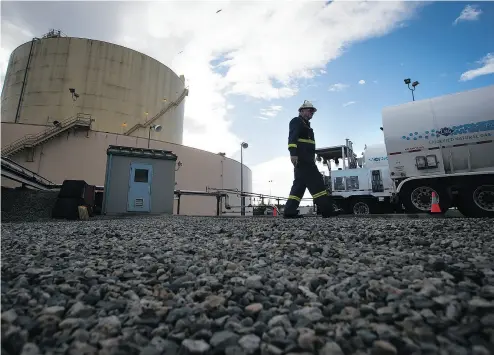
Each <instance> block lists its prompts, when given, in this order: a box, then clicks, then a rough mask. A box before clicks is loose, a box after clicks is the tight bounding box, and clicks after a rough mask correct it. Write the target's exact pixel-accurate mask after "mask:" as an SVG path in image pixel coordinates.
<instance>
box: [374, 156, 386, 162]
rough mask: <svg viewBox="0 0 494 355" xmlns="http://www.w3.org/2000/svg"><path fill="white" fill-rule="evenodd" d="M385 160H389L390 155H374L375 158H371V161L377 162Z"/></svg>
mask: <svg viewBox="0 0 494 355" xmlns="http://www.w3.org/2000/svg"><path fill="white" fill-rule="evenodd" d="M384 160H388V157H374V158H369V161H375V162H378V161H384Z"/></svg>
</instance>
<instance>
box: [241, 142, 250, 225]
mask: <svg viewBox="0 0 494 355" xmlns="http://www.w3.org/2000/svg"><path fill="white" fill-rule="evenodd" d="M248 147H249V145H248V144H247V143H245V142H242V143H240V215H241V216H245V198H244V154H243V150H244V149H247V148H248Z"/></svg>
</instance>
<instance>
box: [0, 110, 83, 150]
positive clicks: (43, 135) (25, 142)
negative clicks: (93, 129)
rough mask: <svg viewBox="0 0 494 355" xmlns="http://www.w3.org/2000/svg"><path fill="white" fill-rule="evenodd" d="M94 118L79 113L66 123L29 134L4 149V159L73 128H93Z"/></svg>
mask: <svg viewBox="0 0 494 355" xmlns="http://www.w3.org/2000/svg"><path fill="white" fill-rule="evenodd" d="M91 122H92V118H91V115H89V114H85V113H78V114H77V115H75V116H72V117H69V118H67V119H66V120H64V121H61V122H60V123H58V124H57V125H55V126H53V127H50V128H48V129H45V130H44V131H41V132H39V133H37V134H27V135H25V136H24V137H22V138H20V139H18V140H16V141H14V142H12V143H10V144H9V145H7V146H6V147H4V148H2V157H8V156H9V155H12V154H14V153H16V152H18V151H19V150H22V149H24V148H26V147H33V146H36V145H38V144H40V143H43V142H44V141H45V140H47V139H49V138H51V137H53V136H55V135H56V134H58V133H61V132H64V131H65V130H67V129H69V128H70V127H73V126H87V127H89V126H91Z"/></svg>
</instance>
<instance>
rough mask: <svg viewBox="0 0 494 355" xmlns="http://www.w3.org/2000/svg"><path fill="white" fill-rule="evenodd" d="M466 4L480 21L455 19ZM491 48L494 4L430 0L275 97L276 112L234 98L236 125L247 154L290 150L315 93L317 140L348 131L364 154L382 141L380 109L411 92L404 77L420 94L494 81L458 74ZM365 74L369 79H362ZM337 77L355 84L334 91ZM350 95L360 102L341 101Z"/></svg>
mask: <svg viewBox="0 0 494 355" xmlns="http://www.w3.org/2000/svg"><path fill="white" fill-rule="evenodd" d="M467 4H469V5H477V6H478V8H479V9H481V11H482V13H481V14H480V16H479V18H478V20H476V21H463V22H458V23H457V24H456V25H453V21H454V20H455V19H456V18H457V17H458V16H459V15H460V13H461V12H462V10H463V9H464V8H465V6H466V5H467ZM490 52H491V53H493V54H494V3H492V2H491V3H489V2H482V3H471V2H469V3H465V2H439V3H434V4H430V5H428V6H425V7H423V8H422V9H421V10H420V11H419V12H418V13H417V14H416V15H415V16H414V18H413V19H411V20H410V21H407V22H406V25H405V26H403V27H402V28H399V29H397V30H395V31H393V32H392V33H390V34H388V35H385V36H383V37H379V38H372V39H369V40H365V41H362V42H359V43H354V44H352V45H351V46H350V47H349V48H347V49H346V51H345V53H344V54H343V55H341V56H340V57H339V58H337V59H335V60H334V61H331V62H330V63H328V64H327V65H326V66H325V70H326V72H327V73H326V74H324V75H322V76H320V77H318V78H316V79H315V80H312V81H311V83H310V84H312V85H314V86H312V87H308V88H305V89H302V90H300V92H299V94H298V95H296V96H294V97H291V98H289V99H280V100H273V101H272V102H270V104H272V105H279V106H282V107H283V109H282V110H281V111H280V113H279V114H278V116H277V117H275V118H273V119H270V120H262V119H259V118H257V116H259V110H260V109H261V108H264V107H266V106H267V105H266V104H265V103H264V102H263V103H257V104H255V105H252V103H251V102H250V101H251V100H246V99H241V98H237V99H235V100H234V102H235V104H236V105H237V106H236V109H235V110H234V112H233V114H234V118H233V127H232V130H233V131H234V132H243V136H244V137H245V139H246V140H247V141H248V142H249V143H250V145H251V146H250V148H249V151H248V152H246V156H247V157H248V159H249V162H250V163H251V164H254V165H255V164H258V163H261V162H263V161H266V160H269V159H273V158H275V157H278V156H280V155H283V154H287V152H286V144H285V143H286V140H287V129H288V128H287V127H288V122H289V120H290V119H291V118H292V117H294V116H296V114H297V108H298V106H299V105H300V103H301V102H303V100H304V99H309V100H312V101H313V102H314V105H315V106H316V107H317V108H318V112H317V114H316V115H315V116H314V119H313V122H312V125H313V127H314V129H315V134H316V142H317V146H319V147H322V146H330V145H339V144H343V143H344V142H345V138H349V139H351V140H352V141H353V142H354V146H355V148H356V150H357V152H358V154H360V152H361V149H362V148H363V146H364V144H372V143H378V142H380V141H382V132H381V131H380V130H379V127H380V126H381V110H382V108H383V107H385V106H389V105H398V104H401V103H404V102H407V101H410V100H411V99H412V96H411V93H410V91H409V90H408V88H407V86H406V85H405V84H404V82H403V79H405V78H408V77H410V78H411V79H413V80H418V81H419V82H420V85H419V86H418V87H417V89H416V91H415V96H416V99H417V100H420V99H426V98H430V97H434V96H439V95H445V94H448V93H454V92H459V91H465V90H470V89H474V88H479V87H483V86H488V85H493V84H494V74H490V75H483V76H478V77H476V78H474V79H472V80H469V81H459V79H460V76H461V74H462V73H464V72H466V71H468V70H470V69H473V68H477V67H479V66H481V65H480V64H478V63H476V62H477V61H479V60H480V59H481V58H483V57H484V56H485V55H486V54H487V53H490ZM359 80H365V81H366V83H365V84H364V85H359V84H358V82H359ZM375 81H377V83H376V82H375ZM336 83H342V84H346V85H349V87H348V88H346V89H345V90H343V91H340V92H330V91H328V88H329V87H330V86H331V85H333V84H336ZM351 101H355V102H356V103H355V104H352V105H349V106H347V107H343V104H345V103H348V102H351ZM267 146H269V149H266V147H267Z"/></svg>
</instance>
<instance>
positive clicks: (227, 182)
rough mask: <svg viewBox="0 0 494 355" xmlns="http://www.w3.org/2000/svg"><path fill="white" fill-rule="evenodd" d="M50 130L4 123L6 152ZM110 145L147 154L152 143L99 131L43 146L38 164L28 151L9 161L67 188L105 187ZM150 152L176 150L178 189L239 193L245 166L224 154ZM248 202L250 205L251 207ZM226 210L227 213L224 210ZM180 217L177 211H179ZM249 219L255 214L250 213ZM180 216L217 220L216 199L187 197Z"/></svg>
mask: <svg viewBox="0 0 494 355" xmlns="http://www.w3.org/2000/svg"><path fill="white" fill-rule="evenodd" d="M44 129H46V126H41V125H29V124H15V123H2V127H1V136H2V137H1V138H2V142H1V143H2V147H4V146H6V145H8V144H9V143H11V142H13V141H15V140H17V139H19V138H21V137H23V136H24V135H26V134H34V133H38V132H40V131H42V130H44ZM109 145H120V146H128V147H141V148H147V145H148V140H147V138H140V137H129V136H124V135H121V134H116V133H106V132H97V131H78V132H73V131H71V130H69V131H66V132H63V133H61V134H60V135H58V136H57V137H55V138H53V139H51V140H50V141H48V142H47V143H45V144H43V145H40V146H37V147H36V148H35V151H34V159H33V161H27V156H28V154H27V151H26V150H24V151H20V152H19V153H17V154H15V155H13V156H11V157H9V158H10V159H12V160H14V161H15V162H17V163H18V164H20V165H22V166H24V167H26V168H27V169H29V170H32V171H33V172H35V173H37V174H39V175H41V176H43V177H44V178H47V179H49V180H51V181H52V182H54V183H58V184H61V183H62V182H63V180H66V179H81V180H85V181H86V182H87V183H89V184H92V185H99V186H103V185H104V179H105V170H106V159H107V155H106V149H107V148H108V146H109ZM150 148H156V149H164V150H170V151H172V152H173V153H174V154H176V155H177V156H178V161H181V162H182V164H183V165H182V167H181V168H180V169H179V170H178V171H177V172H176V181H177V185H176V189H178V190H194V191H205V190H206V188H207V187H211V188H225V189H239V190H240V163H239V162H237V161H235V160H232V159H230V158H225V157H223V156H221V155H218V154H213V153H209V152H206V151H203V150H199V149H195V148H190V147H186V146H183V145H179V144H173V143H168V142H161V141H156V140H151V141H150ZM243 175H244V190H245V191H246V192H251V191H252V172H251V170H250V169H249V168H248V167H247V166H245V165H244V168H243ZM229 202H230V205H232V206H234V207H233V208H232V209H231V210H229V212H230V214H232V215H238V214H239V211H240V208H239V206H240V198H239V197H238V196H237V195H235V194H234V195H230V198H229ZM249 202H250V201H249V199H248V198H246V205H248V204H249ZM223 210H225V209H224V208H223ZM175 211H176V208H175ZM246 213H247V214H251V213H252V209H251V208H248V209H246ZM180 214H187V215H215V214H216V198H215V197H203V196H183V197H182V198H181V206H180Z"/></svg>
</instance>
